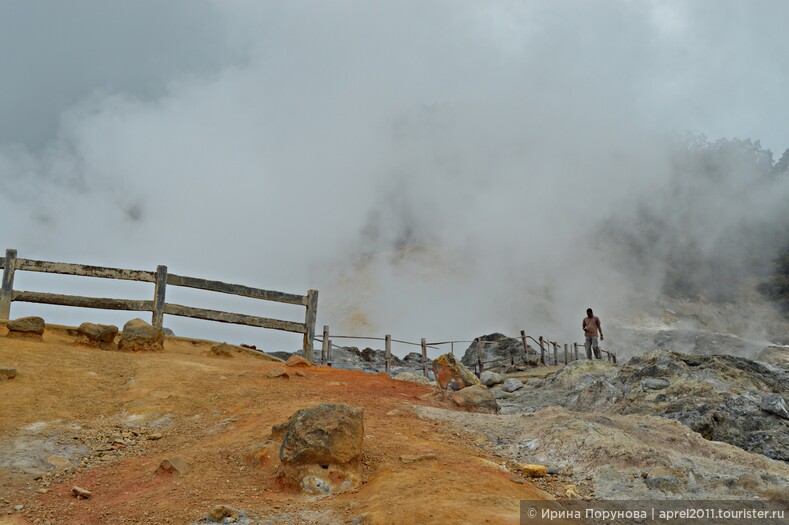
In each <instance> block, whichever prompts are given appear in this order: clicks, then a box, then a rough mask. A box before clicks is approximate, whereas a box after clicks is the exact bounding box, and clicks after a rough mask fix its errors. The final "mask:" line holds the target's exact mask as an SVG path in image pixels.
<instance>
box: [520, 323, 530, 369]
mask: <svg viewBox="0 0 789 525" xmlns="http://www.w3.org/2000/svg"><path fill="white" fill-rule="evenodd" d="M521 342H523V361H524V362H525V363H526V364H527V365H529V364H531V362H530V361H529V345H527V344H526V330H521Z"/></svg>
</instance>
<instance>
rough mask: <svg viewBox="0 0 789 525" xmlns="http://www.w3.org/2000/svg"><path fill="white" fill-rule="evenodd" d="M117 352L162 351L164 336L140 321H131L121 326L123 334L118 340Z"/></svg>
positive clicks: (159, 331)
mask: <svg viewBox="0 0 789 525" xmlns="http://www.w3.org/2000/svg"><path fill="white" fill-rule="evenodd" d="M118 350H121V351H126V352H152V351H161V350H164V334H163V333H162V331H161V330H159V329H158V328H156V327H153V326H151V325H149V324H148V323H146V322H145V321H143V320H142V319H132V320H131V321H129V322H128V323H126V324H125V325H123V332H122V333H121V337H120V339H119V340H118Z"/></svg>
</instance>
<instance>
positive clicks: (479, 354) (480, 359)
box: [477, 338, 485, 375]
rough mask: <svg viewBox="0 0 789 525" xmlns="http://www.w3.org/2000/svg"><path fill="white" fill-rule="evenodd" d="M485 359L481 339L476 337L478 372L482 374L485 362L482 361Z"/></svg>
mask: <svg viewBox="0 0 789 525" xmlns="http://www.w3.org/2000/svg"><path fill="white" fill-rule="evenodd" d="M484 360H485V350H484V348H483V345H482V339H481V338H480V339H477V363H478V364H479V374H480V375H482V372H484V371H485V364H484V363H483V361H484Z"/></svg>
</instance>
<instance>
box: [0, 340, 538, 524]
mask: <svg viewBox="0 0 789 525" xmlns="http://www.w3.org/2000/svg"><path fill="white" fill-rule="evenodd" d="M6 333H7V329H6V328H5V327H4V326H2V325H0V366H3V367H13V368H16V369H17V372H18V374H17V377H15V378H14V379H9V380H3V381H2V382H0V457H2V456H4V455H5V456H6V457H10V455H11V454H15V453H17V452H15V451H16V450H18V449H19V447H23V448H24V447H25V446H26V443H27V441H26V440H28V441H29V442H30V443H34V441H35V440H36V439H38V441H35V443H38V444H39V445H40V442H41V441H42V438H41V436H42V435H43V436H46V439H51V440H53V443H55V445H53V446H66V445H58V443H61V442H64V443H66V444H75V445H76V444H82V445H83V446H84V447H87V448H90V449H91V450H92V451H93V452H91V453H92V454H93V455H92V456H91V453H87V454H84V456H85V457H86V460H85V461H86V462H85V464H84V465H82V466H80V464H81V460H82V457H79V454H77V455H75V456H73V457H70V458H69V459H70V461H71V463H72V465H73V466H74V467H73V470H71V471H65V472H60V473H58V470H57V469H58V467H55V466H50V467H49V468H50V470H49V471H48V472H49V475H48V476H44V477H41V476H36V475H35V474H30V473H25V472H23V471H22V469H19V468H15V467H13V466H9V465H8V464H7V463H9V462H6V464H5V466H3V465H4V463H2V462H1V461H0V494H2V496H1V497H0V516H5V517H4V518H1V519H0V523H3V520H5V522H8V523H15V524H17V523H19V524H27V523H30V524H32V523H35V522H38V523H44V522H45V521H49V522H50V523H51V524H52V525H55V524H58V525H60V524H64V525H72V524H104V523H140V524H143V523H151V524H153V523H156V524H160V523H174V524H175V523H192V522H194V521H195V520H197V519H199V518H201V517H204V516H206V515H207V514H208V513H209V512H210V511H211V509H212V508H213V507H214V506H215V505H217V504H227V505H231V506H233V507H235V508H237V509H239V510H241V511H244V512H250V513H255V514H257V515H258V516H261V517H266V516H276V515H291V516H292V517H293V519H294V523H313V522H315V523H318V522H321V521H323V520H326V519H329V521H333V522H336V523H348V522H350V521H352V520H353V519H354V518H356V517H358V516H362V515H364V516H366V521H365V522H366V523H371V524H373V523H403V524H410V523H433V522H437V521H443V522H450V523H490V524H498V523H502V524H504V523H509V524H515V523H519V501H520V500H522V499H544V498H549V497H550V496H549V495H548V494H546V493H544V492H542V491H541V490H539V489H538V488H536V487H535V486H534V485H532V484H531V483H530V482H529V481H528V480H526V481H525V483H514V482H513V481H511V479H510V478H511V477H512V476H513V473H511V472H506V471H504V470H501V469H500V468H498V467H497V466H496V465H495V463H499V464H503V461H501V460H500V459H499V458H496V457H493V456H490V455H489V454H486V453H485V452H484V451H482V450H481V449H480V448H479V447H478V446H477V445H476V444H475V442H474V439H473V437H471V436H467V435H458V434H456V433H453V432H450V431H448V430H446V429H444V428H443V427H442V426H441V425H440V424H439V423H438V422H436V421H428V420H422V419H420V418H419V417H417V415H416V414H415V413H414V411H413V410H412V409H411V407H412V406H413V405H418V404H422V405H437V403H438V402H436V401H432V400H431V398H430V396H425V394H427V393H428V392H430V387H428V386H424V385H419V384H415V383H409V382H405V381H395V380H392V379H391V378H389V377H388V376H386V375H385V374H378V375H373V374H366V373H363V372H355V371H342V370H337V369H333V368H327V367H318V366H312V367H304V368H300V372H302V375H297V374H295V373H291V374H290V377H289V378H287V379H283V378H274V379H268V378H266V372H267V371H269V370H270V369H272V368H275V367H280V366H283V365H284V363H281V362H273V361H267V360H264V359H262V358H260V357H257V356H253V355H249V354H247V353H244V352H236V353H233V354H232V358H222V357H218V356H216V355H213V354H212V353H211V352H210V348H211V346H212V345H213V344H214V343H212V342H208V341H199V340H190V339H184V338H168V339H167V341H166V343H165V350H164V352H157V353H124V352H118V351H106V350H100V349H97V348H92V347H89V346H86V345H82V344H80V343H79V342H78V341H76V340H75V338H74V337H73V336H70V335H69V334H68V333H67V331H66V330H65V329H60V328H53V327H48V328H47V331H46V332H45V333H44V337H43V341H36V340H27V339H17V338H7V337H5V335H6ZM291 370H292V369H291ZM423 398H424V399H423ZM322 402H333V403H346V404H348V405H351V406H354V407H361V408H363V409H364V412H365V415H364V420H365V440H364V453H363V459H362V461H363V469H362V476H363V480H362V481H363V482H362V485H361V487H360V488H359V489H357V490H355V491H352V492H350V493H346V494H339V495H336V496H331V497H325V498H315V497H310V496H305V495H303V494H300V493H298V492H294V491H291V490H288V489H286V488H284V487H282V486H281V485H280V484H278V483H277V480H276V475H275V474H276V473H275V470H276V467H275V463H276V458H271V457H269V456H270V454H265V455H263V456H261V455H260V450H261V449H260V446H259V445H260V444H261V443H262V442H264V441H265V440H266V438H267V437H268V436H269V435H270V432H271V427H272V426H273V425H275V424H278V423H282V422H284V421H286V420H287V418H288V417H289V416H290V415H291V414H292V413H293V412H295V411H296V410H298V409H300V408H304V407H307V406H311V405H315V404H318V403H322ZM441 406H447V407H448V405H441ZM448 408H450V409H451V407H448ZM387 413H389V414H390V415H387ZM75 425H76V426H75ZM134 429H136V431H139V435H137V436H134V435H133V434H129V432H130V431H131V430H134ZM123 432H126V433H127V435H130V436H132V437H131V438H128V439H127V441H128V443H135V445H133V446H132V445H129V446H124V445H122V444H121V443H123V442H124V439H120V441H119V442H116V443H114V444H113V445H111V446H110V447H109V448H110V451H106V452H101V453H97V452H95V449H96V448H100V447H101V446H102V444H101V443H102V441H107V439H108V438H106V436H108V435H116V434H118V435H122V433H123ZM145 432H147V434H145ZM37 433H38V434H37ZM41 433H43V434H41ZM146 435H148V436H150V439H145V436H146ZM36 436H38V437H36ZM116 441H117V440H116ZM256 445H257V448H256ZM30 450H32V449H28V451H30ZM256 450H257V451H258V452H257V455H256V452H255V451H256ZM96 454H100V455H99V456H97V455H96ZM101 455H103V456H104V457H101ZM275 455H276V454H275ZM431 455H434V456H435V459H433V456H431ZM174 456H181V457H183V458H184V459H185V460H186V462H187V464H188V469H187V471H186V473H185V474H183V475H178V474H162V473H161V472H158V473H157V469H158V467H159V465H160V464H161V462H162V461H163V460H165V459H167V458H172V457H174ZM401 456H408V457H411V456H415V457H416V456H425V457H427V458H429V459H427V460H423V461H414V462H411V463H405V462H403V461H401V459H400V458H401ZM97 458H98V459H97ZM41 461H46V455H45V456H44V457H43V458H42V459H41ZM516 475H517V474H516ZM35 477H39V478H40V479H38V480H36V479H34V478H35ZM74 485H78V486H80V487H84V488H86V489H88V490H90V491H91V492H92V493H93V496H92V497H91V498H90V499H85V500H77V499H76V498H74V497H73V496H72V494H71V487H73V486H74ZM16 505H24V509H23V510H22V511H21V512H18V513H17V512H15V511H14V507H15V506H16ZM9 513H10V514H9ZM311 520H312V521H311Z"/></svg>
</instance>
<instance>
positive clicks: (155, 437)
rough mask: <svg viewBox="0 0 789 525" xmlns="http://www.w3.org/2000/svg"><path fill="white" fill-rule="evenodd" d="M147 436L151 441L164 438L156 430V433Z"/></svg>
mask: <svg viewBox="0 0 789 525" xmlns="http://www.w3.org/2000/svg"><path fill="white" fill-rule="evenodd" d="M147 438H148V439H149V440H151V441H157V440H159V439H162V435H161V434H159V433H158V432H155V433H153V434H148V436H147Z"/></svg>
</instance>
